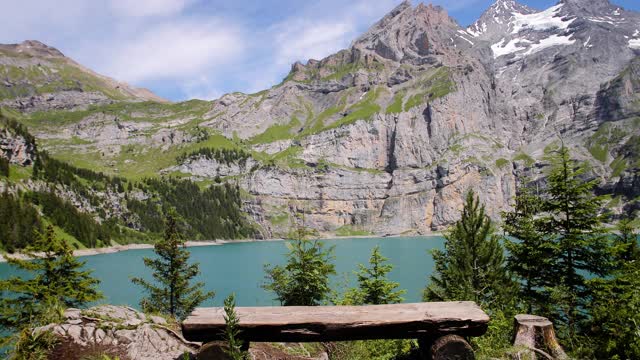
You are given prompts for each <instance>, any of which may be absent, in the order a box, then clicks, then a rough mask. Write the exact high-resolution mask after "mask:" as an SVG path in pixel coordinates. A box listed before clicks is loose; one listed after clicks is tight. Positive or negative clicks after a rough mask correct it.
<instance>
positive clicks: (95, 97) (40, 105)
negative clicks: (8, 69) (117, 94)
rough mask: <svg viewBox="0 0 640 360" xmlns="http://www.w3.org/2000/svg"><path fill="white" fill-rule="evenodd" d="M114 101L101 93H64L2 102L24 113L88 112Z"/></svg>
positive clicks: (1, 102) (0, 102) (0, 104)
mask: <svg viewBox="0 0 640 360" xmlns="http://www.w3.org/2000/svg"><path fill="white" fill-rule="evenodd" d="M113 102H114V100H112V99H110V98H108V97H107V96H105V95H104V94H102V93H99V92H82V91H73V90H71V91H64V92H57V93H49V94H42V95H34V96H27V97H18V98H14V99H6V100H2V101H0V106H6V107H10V108H14V109H16V110H20V111H23V112H36V111H52V110H74V111H76V110H86V109H87V108H88V107H89V106H90V105H106V104H112V103H113Z"/></svg>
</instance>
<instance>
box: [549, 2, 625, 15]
mask: <svg viewBox="0 0 640 360" xmlns="http://www.w3.org/2000/svg"><path fill="white" fill-rule="evenodd" d="M558 5H562V6H563V8H564V10H565V11H567V12H571V13H572V14H576V15H596V16H601V15H611V13H612V12H615V11H616V10H618V9H620V8H619V7H618V6H615V5H612V4H611V3H610V2H609V0H560V2H559V3H558Z"/></svg>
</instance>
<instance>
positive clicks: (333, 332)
mask: <svg viewBox="0 0 640 360" xmlns="http://www.w3.org/2000/svg"><path fill="white" fill-rule="evenodd" d="M236 312H237V314H238V317H239V318H240V326H239V327H240V330H241V331H242V335H241V336H242V338H243V339H244V340H247V341H268V342H316V341H347V340H373V339H415V338H421V337H433V336H444V335H447V334H456V335H461V336H480V335H482V334H484V333H485V332H486V330H487V324H488V322H489V316H487V314H486V313H485V312H484V311H482V309H480V307H479V306H477V305H476V304H475V303H474V302H469V301H464V302H431V303H416V304H393V305H366V306H287V307H280V306H278V307H237V308H236ZM224 326H225V322H224V310H223V308H197V309H195V310H194V311H193V313H191V315H190V316H189V317H188V318H187V319H186V320H185V321H184V322H183V323H182V331H183V335H184V337H185V338H186V339H188V340H191V341H203V342H208V341H215V340H220V339H221V336H222V331H223V329H224Z"/></svg>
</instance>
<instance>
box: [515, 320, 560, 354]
mask: <svg viewBox="0 0 640 360" xmlns="http://www.w3.org/2000/svg"><path fill="white" fill-rule="evenodd" d="M513 346H517V347H524V348H526V349H524V350H521V351H518V352H517V353H516V354H514V355H513V358H514V359H516V360H536V359H538V355H540V358H541V359H552V360H556V359H557V360H565V359H568V358H569V357H568V356H567V354H566V353H565V352H564V350H562V347H561V346H560V344H559V343H558V339H556V333H555V331H554V330H553V324H552V323H551V321H549V320H548V319H547V318H545V317H541V316H535V315H516V317H515V339H514V340H513Z"/></svg>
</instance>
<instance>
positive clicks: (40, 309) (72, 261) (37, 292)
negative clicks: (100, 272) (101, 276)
mask: <svg viewBox="0 0 640 360" xmlns="http://www.w3.org/2000/svg"><path fill="white" fill-rule="evenodd" d="M36 253H41V254H36ZM25 254H26V255H28V257H30V258H32V259H34V260H30V261H27V260H19V259H14V258H10V257H5V259H6V260H7V262H8V263H9V264H10V265H12V266H15V267H17V268H18V269H20V270H23V271H27V272H30V273H31V274H33V276H32V277H24V278H22V277H20V278H19V277H12V278H10V279H7V280H3V281H0V292H1V293H2V298H1V299H0V325H1V326H2V327H4V328H8V329H11V330H18V329H21V328H24V327H25V326H29V325H30V324H33V323H34V322H35V323H37V322H38V319H39V318H40V317H41V316H42V315H43V313H44V311H45V310H46V308H47V307H48V306H49V305H50V304H51V303H57V304H60V305H62V306H66V307H80V306H83V305H85V304H88V303H90V302H93V301H96V300H99V299H101V298H102V294H101V293H100V292H99V291H98V290H97V289H96V287H97V285H98V283H99V281H98V280H96V279H94V278H92V277H91V271H85V270H82V267H83V266H84V264H85V262H81V261H78V259H77V258H75V257H74V256H73V252H72V250H71V248H70V247H69V244H67V242H66V241H64V240H62V239H59V238H57V237H56V236H55V234H54V230H53V227H52V226H48V227H47V230H46V232H45V233H44V234H39V236H38V238H37V239H36V241H35V242H34V244H33V245H32V246H30V247H28V248H27V250H26V251H25Z"/></svg>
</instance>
